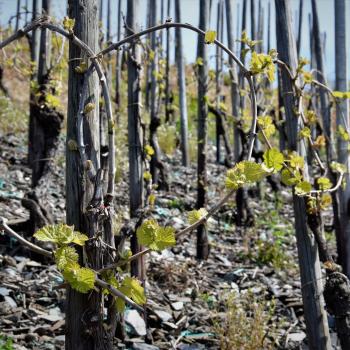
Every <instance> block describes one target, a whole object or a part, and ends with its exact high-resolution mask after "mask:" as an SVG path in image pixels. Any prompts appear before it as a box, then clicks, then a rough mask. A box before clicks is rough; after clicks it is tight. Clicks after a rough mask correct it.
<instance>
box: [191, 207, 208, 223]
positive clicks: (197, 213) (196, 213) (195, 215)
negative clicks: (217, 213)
mask: <svg viewBox="0 0 350 350" xmlns="http://www.w3.org/2000/svg"><path fill="white" fill-rule="evenodd" d="M207 214H208V212H207V211H206V209H204V208H200V209H198V210H192V211H190V212H188V214H187V215H188V222H189V224H190V225H193V224H194V223H196V222H197V221H198V220H200V219H201V218H202V217H203V216H205V215H207Z"/></svg>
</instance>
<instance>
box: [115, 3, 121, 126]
mask: <svg viewBox="0 0 350 350" xmlns="http://www.w3.org/2000/svg"><path fill="white" fill-rule="evenodd" d="M121 5H122V0H118V10H117V18H118V26H117V41H119V40H120V39H121V21H122V13H121ZM121 58H122V57H121V52H119V50H118V51H117V53H116V57H115V104H116V115H117V122H118V121H119V113H120V102H121V101H120V83H121V70H122V67H121V63H122V60H121ZM118 124H119V123H118Z"/></svg>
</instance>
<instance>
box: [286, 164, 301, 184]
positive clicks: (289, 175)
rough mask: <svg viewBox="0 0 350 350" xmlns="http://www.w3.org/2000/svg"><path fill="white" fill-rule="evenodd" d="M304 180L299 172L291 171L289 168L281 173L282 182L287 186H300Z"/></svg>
mask: <svg viewBox="0 0 350 350" xmlns="http://www.w3.org/2000/svg"><path fill="white" fill-rule="evenodd" d="M301 180H302V177H301V175H300V173H299V171H298V170H292V171H291V170H290V169H287V168H284V169H283V170H282V172H281V181H282V182H283V183H284V184H285V185H286V186H294V185H296V184H298V183H299V182H300V181H301Z"/></svg>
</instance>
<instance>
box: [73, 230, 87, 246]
mask: <svg viewBox="0 0 350 350" xmlns="http://www.w3.org/2000/svg"><path fill="white" fill-rule="evenodd" d="M88 239H89V237H88V236H87V235H84V234H83V233H80V232H77V231H74V238H73V241H72V243H75V244H78V245H81V246H83V245H85V242H86V241H87V240H88Z"/></svg>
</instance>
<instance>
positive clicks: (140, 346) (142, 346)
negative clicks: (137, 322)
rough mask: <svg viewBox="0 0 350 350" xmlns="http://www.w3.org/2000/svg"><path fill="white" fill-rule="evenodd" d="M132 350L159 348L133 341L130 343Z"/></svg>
mask: <svg viewBox="0 0 350 350" xmlns="http://www.w3.org/2000/svg"><path fill="white" fill-rule="evenodd" d="M132 349H133V350H159V348H158V346H154V345H150V344H146V343H134V344H133V345H132Z"/></svg>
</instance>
